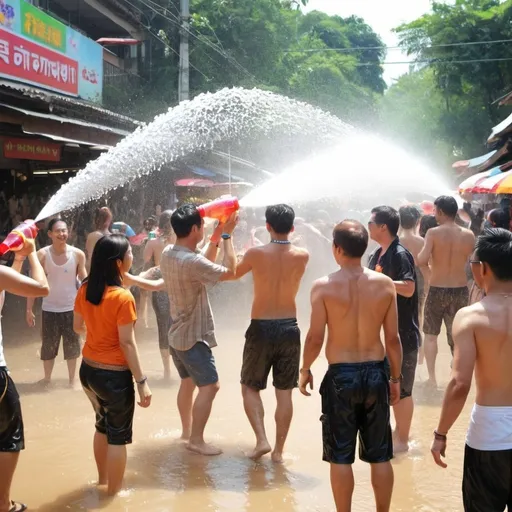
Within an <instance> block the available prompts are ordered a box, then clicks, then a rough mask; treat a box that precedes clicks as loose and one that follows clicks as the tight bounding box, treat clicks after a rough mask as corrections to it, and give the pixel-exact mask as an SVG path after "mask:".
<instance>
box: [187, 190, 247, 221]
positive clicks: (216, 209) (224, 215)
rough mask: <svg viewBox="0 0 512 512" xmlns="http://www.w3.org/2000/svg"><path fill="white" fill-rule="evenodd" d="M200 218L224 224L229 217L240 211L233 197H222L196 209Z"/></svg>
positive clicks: (236, 200)
mask: <svg viewBox="0 0 512 512" xmlns="http://www.w3.org/2000/svg"><path fill="white" fill-rule="evenodd" d="M197 209H198V211H199V215H201V217H202V218H204V217H208V218H209V219H217V220H218V221H219V222H221V223H223V224H224V223H225V222H226V221H227V220H228V219H229V217H230V216H231V215H232V214H233V213H235V212H237V211H238V210H239V209H240V204H239V203H238V199H237V198H236V197H233V196H222V197H220V198H219V199H215V201H211V202H209V203H206V204H203V205H201V206H198V207H197Z"/></svg>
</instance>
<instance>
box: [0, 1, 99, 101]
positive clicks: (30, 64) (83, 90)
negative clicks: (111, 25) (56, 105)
mask: <svg viewBox="0 0 512 512" xmlns="http://www.w3.org/2000/svg"><path fill="white" fill-rule="evenodd" d="M0 76H3V77H7V78H10V79H13V80H16V81H20V82H25V83H29V84H32V85H36V86H39V87H43V88H46V89H50V90H52V91H56V92H58V93H62V94H67V95H71V96H77V97H80V98H82V99H84V100H88V101H94V102H97V103H101V100H102V91H103V47H102V46H101V45H99V44H97V43H95V42H94V41H92V40H91V39H89V38H87V37H85V36H84V35H82V34H81V33H79V32H77V31H76V30H73V29H72V28H71V27H68V26H66V25H64V24H63V23H61V22H60V21H58V20H56V19H54V18H52V17H51V16H49V15H48V14H46V13H44V12H43V11H40V10H39V9H37V8H36V7H34V6H32V5H31V4H29V3H27V2H26V1H25V0H0Z"/></svg>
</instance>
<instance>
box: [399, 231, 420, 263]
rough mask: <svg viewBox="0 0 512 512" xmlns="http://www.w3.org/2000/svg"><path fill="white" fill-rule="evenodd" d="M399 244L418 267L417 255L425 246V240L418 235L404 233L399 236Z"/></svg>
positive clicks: (408, 232)
mask: <svg viewBox="0 0 512 512" xmlns="http://www.w3.org/2000/svg"><path fill="white" fill-rule="evenodd" d="M400 243H401V244H402V245H403V246H404V247H405V248H406V249H407V250H408V251H409V252H410V253H411V254H412V257H413V258H414V263H415V264H416V266H418V254H419V253H420V252H421V250H422V249H423V246H424V245H425V240H423V238H421V236H419V235H415V234H414V233H412V232H410V231H404V232H403V233H402V234H401V235H400Z"/></svg>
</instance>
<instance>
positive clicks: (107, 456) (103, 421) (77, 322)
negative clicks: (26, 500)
mask: <svg viewBox="0 0 512 512" xmlns="http://www.w3.org/2000/svg"><path fill="white" fill-rule="evenodd" d="M132 261H133V256H132V251H131V248H130V244H129V242H128V240H127V239H126V237H124V236H123V235H106V236H104V237H103V238H101V239H100V240H98V242H97V243H96V246H95V247H94V251H93V254H92V259H91V272H90V274H89V277H88V279H87V280H86V281H84V284H83V285H82V287H81V288H80V290H79V291H78V294H77V297H76V301H75V310H74V329H75V331H76V332H78V333H81V334H85V335H86V341H85V345H84V348H83V352H82V355H83V361H82V366H81V368H80V381H81V383H82V387H83V389H84V391H85V394H86V395H87V397H88V398H89V400H90V401H91V404H92V406H93V409H94V412H95V414H96V433H95V435H94V457H95V459H96V465H97V467H98V483H99V485H107V486H108V494H109V495H114V494H116V493H117V492H118V491H119V490H120V489H121V486H122V482H123V477H124V472H125V468H126V445H127V444H130V443H131V442H132V424H133V414H134V410H135V389H134V383H133V381H134V380H135V382H136V383H137V391H138V392H139V396H140V402H139V405H140V406H141V407H149V405H150V403H151V391H150V389H149V386H148V383H147V378H146V377H145V376H144V372H143V371H142V367H141V364H140V360H139V353H138V351H137V345H136V343H135V333H134V325H135V321H136V320H137V312H136V309H135V300H134V298H133V296H132V294H131V293H130V292H129V291H128V290H126V289H124V288H123V275H124V274H125V273H126V272H127V271H128V270H129V269H130V267H131V265H132Z"/></svg>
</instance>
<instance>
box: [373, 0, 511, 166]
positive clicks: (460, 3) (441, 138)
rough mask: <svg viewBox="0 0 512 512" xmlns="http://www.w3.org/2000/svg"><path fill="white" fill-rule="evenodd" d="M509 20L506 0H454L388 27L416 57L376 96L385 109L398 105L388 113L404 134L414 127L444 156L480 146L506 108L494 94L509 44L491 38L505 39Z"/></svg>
mask: <svg viewBox="0 0 512 512" xmlns="http://www.w3.org/2000/svg"><path fill="white" fill-rule="evenodd" d="M511 21H512V0H506V1H499V0H456V1H455V3H454V4H452V5H449V4H444V3H440V2H433V3H432V12H431V13H429V14H425V15H423V16H422V17H420V18H419V19H417V20H415V21H413V22H411V23H408V24H405V25H401V26H400V27H398V28H397V29H396V32H397V33H398V35H399V37H400V44H401V46H402V47H403V48H404V49H405V50H406V51H407V53H408V54H409V55H411V56H413V57H415V58H416V60H417V61H420V63H419V64H417V65H415V66H414V67H413V69H412V70H411V74H409V75H408V76H406V77H402V78H401V79H400V80H399V81H398V83H397V84H396V85H394V86H393V87H391V89H390V91H389V93H388V95H387V97H386V98H385V100H384V102H383V108H384V112H385V115H389V116H392V115H393V114H392V111H393V110H395V109H399V108H400V107H402V111H401V112H399V113H396V114H395V116H394V119H395V121H396V122H397V125H396V126H395V128H396V129H397V130H399V131H400V130H401V132H402V134H403V137H404V138H408V137H410V136H411V134H412V133H413V132H414V130H412V131H411V129H410V127H411V126H413V127H416V128H417V129H418V130H420V133H422V135H423V136H425V137H428V138H427V139H425V140H427V141H428V143H433V144H432V145H433V147H434V148H436V150H439V151H440V153H439V154H438V157H443V158H445V157H446V151H448V153H449V154H450V155H451V159H452V161H453V159H454V158H459V157H462V156H464V157H470V156H474V155H478V154H481V153H482V152H483V151H484V148H483V145H484V143H485V141H486V139H487V137H488V135H489V132H490V129H491V128H492V126H494V125H496V124H497V123H498V122H500V121H501V120H502V119H503V118H504V117H506V115H508V112H507V110H506V109H504V108H500V107H499V106H498V102H497V101H496V100H498V99H499V98H500V97H501V96H503V95H504V94H505V93H507V92H509V90H510V89H512V44H511V43H510V42H498V41H507V40H511V39H512V24H511ZM475 43H476V44H475ZM482 43H486V44H482ZM426 66H428V70H425V69H424V68H425V67H426ZM427 91H428V94H426V93H427ZM413 98H414V100H413ZM415 101H417V102H418V103H415ZM384 112H383V117H384ZM422 116H424V117H422ZM397 117H398V119H397ZM419 119H424V120H425V121H426V123H427V124H426V126H418V123H419V121H418V120H419ZM418 143H420V144H421V142H420V141H417V142H416V145H417V144H418ZM440 147H441V148H442V149H439V148H440Z"/></svg>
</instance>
